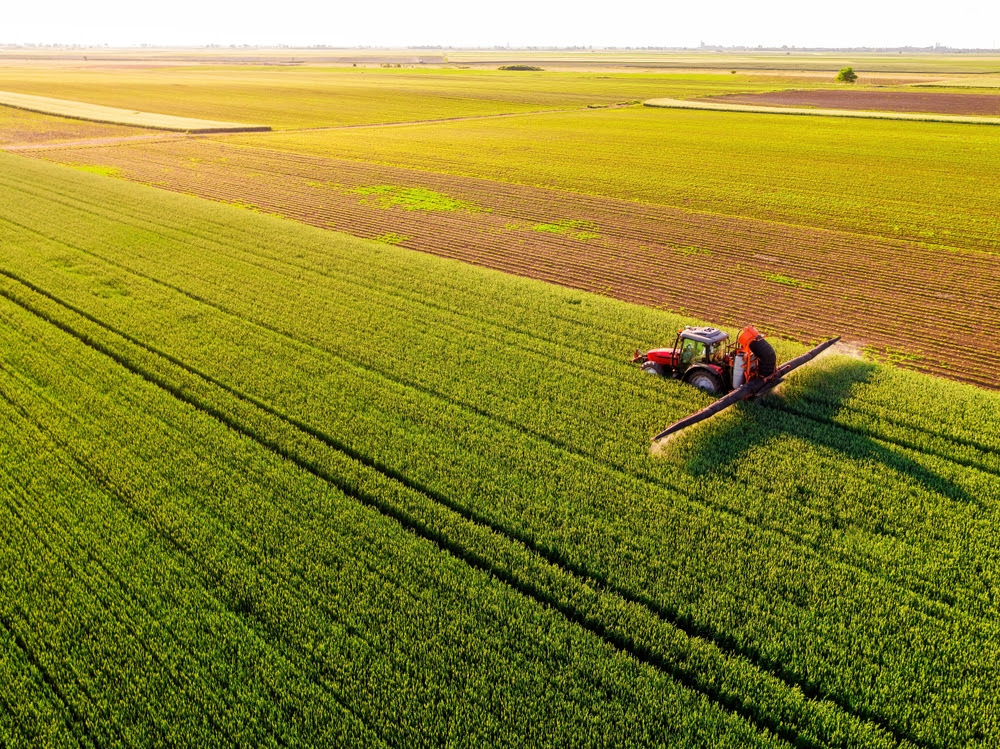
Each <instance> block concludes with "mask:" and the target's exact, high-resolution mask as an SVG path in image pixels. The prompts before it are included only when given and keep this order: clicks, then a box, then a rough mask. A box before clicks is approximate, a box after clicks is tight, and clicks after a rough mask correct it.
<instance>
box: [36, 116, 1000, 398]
mask: <svg viewBox="0 0 1000 749" xmlns="http://www.w3.org/2000/svg"><path fill="white" fill-rule="evenodd" d="M761 117H763V118H764V119H763V124H762V121H761V119H760V118H761ZM760 127H764V128H765V129H766V131H767V133H768V139H767V140H766V141H762V140H761V139H760V138H759V132H760V130H759V128H760ZM992 132H993V130H992V129H990V128H988V127H973V128H970V127H968V126H959V125H946V124H941V123H883V122H874V121H873V122H868V121H863V122H858V121H850V122H849V121H844V120H838V119H832V120H824V121H823V122H822V123H817V122H815V121H814V120H812V119H811V118H801V119H800V118H789V117H782V116H767V115H740V114H730V113H723V114H717V113H711V112H695V111H661V110H650V109H644V108H638V107H636V108H626V109H615V110H607V109H606V110H589V111H584V112H572V113H559V114H538V115H533V116H531V117H515V118H501V119H491V120H476V121H464V122H448V123H434V124H422V125H412V126H405V127H394V128H352V129H347V130H324V131H317V132H307V133H301V132H289V133H274V134H262V135H260V136H231V137H230V136H227V137H226V138H225V139H222V138H215V139H210V140H206V139H198V140H183V141H169V142H162V143H144V142H135V143H115V144H111V145H107V146H103V147H88V148H68V149H58V148H54V149H47V150H43V151H38V152H36V155H39V156H41V157H44V158H47V159H51V160H55V161H59V162H62V163H69V164H73V165H76V166H83V167H89V168H97V169H104V170H111V173H114V174H117V175H119V176H122V177H125V178H128V179H133V180H137V181H141V182H146V183H148V184H154V185H157V186H161V187H165V188H168V189H172V190H176V191H181V192H187V193H192V194H196V195H200V196H202V197H207V198H211V199H214V200H220V201H225V202H230V203H237V204H240V205H243V206H246V207H250V208H256V209H259V210H263V211H266V212H269V213H276V214H280V215H285V216H289V217H292V218H295V219H297V220H300V221H304V222H307V223H311V224H314V225H317V226H321V227H325V228H335V229H338V230H341V231H346V232H349V233H352V234H355V235H359V236H364V237H368V238H377V239H382V240H383V241H389V242H392V243H396V244H402V245H403V246H405V247H409V248H412V249H418V250H422V251H426V252H432V253H434V254H438V255H444V256H447V257H453V258H457V259H461V260H464V261H467V262H475V263H478V264H482V265H486V266H489V267H492V268H496V269H500V270H504V271H507V272H513V273H518V274H520V275H526V276H530V277H535V278H540V279H543V280H547V281H552V282H555V283H560V284H563V285H567V286H571V287H574V288H579V289H584V290H588V291H594V292H598V293H603V294H608V295H611V296H614V297H617V298H619V299H623V300H626V301H631V302H639V303H642V304H647V305H651V306H659V307H662V308H664V309H670V310H675V311H683V312H687V313H689V314H693V315H695V316H697V317H700V318H703V319H711V320H715V321H718V322H725V323H728V324H733V325H738V324H742V323H743V322H745V321H747V320H756V321H760V322H761V323H762V324H764V325H765V326H766V327H768V329H769V330H770V331H772V332H775V333H778V334H782V335H785V336H788V337H792V338H795V339H797V340H800V341H814V340H818V339H820V338H824V337H827V336H829V335H831V334H833V333H839V334H842V335H844V336H846V337H848V338H849V339H852V340H853V341H855V342H857V343H859V345H861V346H862V347H867V350H868V353H869V354H870V355H872V356H874V357H877V358H879V359H881V360H883V361H892V362H895V363H898V364H902V365H904V366H908V367H912V368H915V369H919V370H922V371H927V372H933V373H937V374H944V375H947V376H949V377H953V378H956V379H961V380H965V381H969V382H974V383H979V384H984V385H989V386H992V387H997V386H1000V372H998V370H997V368H996V367H995V366H993V362H992V359H991V351H992V347H993V341H994V340H996V338H997V336H998V334H1000V315H998V308H997V302H996V299H997V295H998V293H1000V266H998V264H997V262H996V257H997V255H996V253H997V252H998V251H1000V216H998V214H997V213H996V211H995V195H996V193H997V191H998V190H1000V173H998V172H997V170H995V169H993V167H992V164H993V160H997V161H1000V146H998V141H997V140H996V138H995V137H989V134H990V133H992ZM845 148H847V149H848V150H849V151H850V153H851V154H852V156H851V161H852V167H853V168H848V167H846V165H845V157H844V153H845ZM334 154H335V155H336V156H337V157H336V158H334V157H333V156H332V155H334ZM775 164H781V168H779V169H775V168H774V165H775ZM955 173H962V174H964V175H966V179H963V180H955V179H953V177H952V175H953V174H955ZM372 189H382V190H396V191H399V190H425V191H429V192H431V193H433V194H435V195H441V196H445V197H446V198H451V199H453V200H457V201H459V202H458V203H457V204H454V205H449V204H447V203H446V204H445V205H444V207H443V209H442V206H435V205H430V206H420V205H417V206H416V207H415V208H416V209H414V206H410V205H406V204H405V201H397V202H395V203H393V202H387V201H386V199H385V197H384V196H383V197H382V198H379V197H378V196H377V195H368V194H365V193H364V191H365V190H372ZM546 228H547V230H546ZM706 286H708V287H710V288H717V289H720V290H722V289H726V290H727V291H726V293H717V294H709V295H706V294H705V293H704V289H705V288H706ZM901 323H902V324H901ZM940 326H947V328H948V331H949V332H948V333H947V334H943V335H928V330H935V329H938V328H939V327H940Z"/></svg>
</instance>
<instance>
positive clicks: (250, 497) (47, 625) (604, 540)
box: [0, 155, 1000, 746]
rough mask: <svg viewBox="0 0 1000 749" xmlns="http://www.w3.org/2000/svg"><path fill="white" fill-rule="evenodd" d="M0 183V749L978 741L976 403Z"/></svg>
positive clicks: (987, 665) (979, 443)
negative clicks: (723, 393) (746, 378)
mask: <svg viewBox="0 0 1000 749" xmlns="http://www.w3.org/2000/svg"><path fill="white" fill-rule="evenodd" d="M0 166H2V169H0V196H2V199H0V243H2V246H3V247H4V252H3V259H2V262H0V316H2V318H3V322H4V324H3V325H2V326H0V336H2V338H3V345H2V346H0V429H2V430H3V434H4V438H3V439H2V440H0V450H2V451H3V461H2V463H0V466H2V467H0V480H2V482H3V488H2V490H0V496H2V497H3V501H2V502H0V511H2V512H3V513H4V515H5V521H4V523H3V524H2V528H3V533H4V536H5V541H4V543H3V544H0V554H2V557H3V562H4V565H3V570H4V571H3V573H0V586H2V590H3V595H2V596H0V647H2V650H0V652H2V653H3V655H2V656H0V669H2V670H3V672H4V674H5V678H4V679H2V680H0V700H2V701H3V704H4V705H5V708H6V709H5V710H3V711H0V743H5V744H11V745H21V744H24V745H34V744H39V743H50V744H52V745H76V744H83V745H122V746H135V745H144V744H183V745H194V744H206V743H207V744H212V745H214V744H222V743H236V744H243V745H247V744H250V745H262V744H296V743H314V744H336V743H341V744H354V745H357V744H365V745H371V744H379V743H384V744H386V745H392V746H403V745H408V744H431V743H461V744H490V745H501V744H503V745H508V744H509V745H516V746H522V745H525V744H540V745H541V744H544V745H592V746H605V745H608V744H609V743H613V744H619V745H635V746H648V745H674V746H693V745H705V746H719V745H733V746H744V745H750V744H756V743H760V744H775V745H778V744H791V745H796V746H895V745H917V746H959V745H970V746H972V745H983V746H987V745H991V744H994V743H995V742H996V741H997V739H998V738H1000V723H998V717H997V716H1000V704H998V702H1000V696H998V693H997V692H996V690H995V689H994V687H995V684H996V683H997V680H998V678H1000V674H998V672H997V668H998V667H997V657H996V656H997V652H996V651H997V642H998V641H1000V640H998V637H1000V631H998V630H1000V627H998V624H997V622H998V619H997V602H996V599H995V596H994V593H993V589H994V581H995V579H996V577H997V575H998V572H1000V566H998V563H997V559H998V553H997V551H998V539H997V535H996V532H995V528H996V521H997V507H998V501H1000V437H998V435H997V432H996V429H995V424H996V421H997V419H998V418H1000V397H998V396H997V395H994V394H990V393H986V392H984V391H981V390H978V389H976V388H972V387H968V386H963V385H959V384H956V383H950V382H946V381H942V380H937V379H934V378H929V377H926V376H922V375H917V374H913V373H905V372H902V371H899V370H896V369H893V368H890V367H882V366H878V365H875V364H872V363H869V362H864V361H861V360H858V359H854V358H850V357H836V356H832V357H828V358H826V359H824V360H823V361H822V362H821V363H819V364H818V365H817V366H816V367H814V368H812V369H809V370H806V371H803V372H802V373H801V374H800V375H797V376H796V377H795V378H794V380H793V381H792V382H789V384H788V385H787V387H786V388H785V390H784V393H783V394H782V395H781V396H780V397H775V398H771V399H769V400H765V401H763V402H761V403H757V404H751V405H746V406H743V407H740V408H738V409H737V410H735V411H734V412H732V413H730V414H729V415H727V416H726V417H723V418H720V419H719V420H718V421H717V422H715V423H712V424H711V425H710V426H707V427H705V428H702V429H700V430H696V431H694V432H692V433H691V434H689V435H685V436H684V437H683V438H681V439H679V440H677V441H675V442H673V443H671V444H669V445H667V446H666V447H665V448H664V449H663V450H661V451H657V452H656V454H651V453H650V451H649V441H648V438H649V436H650V435H651V434H652V433H654V432H655V431H657V429H658V428H660V427H662V426H664V425H666V424H668V423H670V422H671V421H673V420H674V419H676V418H677V417H679V416H681V415H683V414H686V413H688V412H690V411H692V410H694V409H695V408H697V407H699V406H701V405H704V404H705V403H706V402H707V398H706V397H705V396H703V395H701V394H700V393H698V392H697V391H694V390H692V389H690V388H687V387H685V386H683V385H681V384H679V383H674V382H669V381H667V382H664V381H653V380H652V379H651V378H647V376H645V375H643V374H641V373H640V372H639V371H638V370H637V369H635V368H634V367H633V366H631V365H629V364H628V363H627V359H628V354H629V352H630V351H631V350H632V348H634V347H635V346H643V347H648V346H650V345H653V344H658V343H661V342H663V341H664V339H665V338H666V337H667V336H669V335H670V332H671V331H672V330H674V329H675V328H676V327H677V326H678V325H679V324H680V323H681V322H682V321H681V320H680V319H679V318H677V317H675V316H672V315H670V314H668V313H665V312H660V311H656V310H652V309H648V308H642V307H636V306H632V305H627V304H623V303H620V302H616V301H613V300H610V299H605V298H602V297H598V296H593V295H587V294H583V293H580V292H574V291H571V290H565V289H560V288H556V287H552V286H548V285H545V284H541V283H538V282H533V281H529V280H524V279H515V278H511V277H507V276H504V275H502V274H498V273H494V272H490V271H487V270H483V269H478V268H475V267H471V266H465V265H462V264H459V263H454V262H451V261H446V260H442V259H439V258H434V257H431V256H427V255H422V254H420V253H413V252H410V251H406V250H403V249H400V248H397V247H392V246H389V245H386V244H379V243H373V242H366V241H362V240H357V239H353V238H350V237H347V236H345V235H340V234H334V233H330V232H324V231H321V230H318V229H312V228H309V227H306V226H302V225H299V224H295V223H293V222H289V221H286V220H283V219H279V218H274V217H269V216H262V215H258V214H255V213H253V212H249V211H245V210H241V209H239V208H234V207H230V206H224V205H218V204H212V203H208V202H205V201H201V200H198V199H196V198H191V197H187V196H182V195H173V194H168V193H163V192H160V191H157V190H155V189H152V188H147V187H142V186H138V185H133V184H129V183H125V182H122V181H120V180H115V179H111V178H107V177H103V176H100V175H95V174H87V173H83V172H80V171H77V170H72V169H67V168H64V167H59V166H55V165H51V164H46V163H43V162H35V161H28V160H26V159H22V158H20V157H15V156H10V155H2V156H0ZM797 350H799V349H798V348H797V347H795V346H794V345H791V344H783V345H781V346H779V354H780V355H781V356H782V357H783V358H784V357H787V356H788V355H790V354H792V353H793V352H795V351H797Z"/></svg>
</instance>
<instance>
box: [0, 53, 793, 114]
mask: <svg viewBox="0 0 1000 749" xmlns="http://www.w3.org/2000/svg"><path fill="white" fill-rule="evenodd" d="M786 86H787V83H786V81H785V79H784V78H782V77H781V76H760V75H754V76H749V75H732V74H730V73H729V72H728V71H723V72H704V71H702V72H701V73H690V72H685V73H650V74H642V73H618V72H608V73H600V72H562V73H558V72H557V73H546V74H545V75H541V76H539V75H533V74H531V73H524V72H503V71H497V70H459V69H437V68H417V69H412V68H407V69H382V68H358V69H354V68H350V67H347V68H342V67H341V68H333V67H331V68H323V67H308V68H275V67H261V68H257V69H254V68H251V69H249V70H247V69H246V68H245V67H225V66H219V67H214V66H213V67H211V68H205V67H166V68H162V69H152V70H138V71H135V70H128V69H124V70H115V71H110V72H109V71H106V70H89V69H80V70H76V69H71V70H65V69H63V68H55V69H49V68H37V69H36V68H32V67H25V66H11V67H0V91H11V92H17V93H23V94H33V95H39V96H50V97H56V98H60V99H68V100H73V101H79V102H85V103H90V104H98V105H104V106H109V107H118V108H122V109H142V110H143V111H147V112H164V113H170V114H174V115H178V116H182V117H191V118H196V119H206V120H226V121H232V122H253V123H259V124H261V125H268V126H270V127H272V128H276V129H290V128H291V129H294V128H315V127H336V126H343V125H356V124H368V123H386V122H407V121H412V120H434V119H447V118H452V117H475V116H484V115H497V114H513V113H525V112H535V111H546V110H560V109H579V108H583V107H587V106H608V105H613V104H619V103H621V102H630V101H631V102H635V101H638V100H639V99H643V98H646V99H648V98H650V97H653V96H681V97H683V96H697V95H705V94H708V93H711V92H715V93H733V92H747V91H770V90H774V89H776V88H783V87H786Z"/></svg>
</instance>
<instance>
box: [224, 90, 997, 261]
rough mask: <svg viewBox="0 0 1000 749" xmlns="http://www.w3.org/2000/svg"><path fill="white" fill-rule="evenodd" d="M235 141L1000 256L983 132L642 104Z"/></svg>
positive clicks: (991, 167) (988, 133)
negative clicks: (674, 108)
mask: <svg viewBox="0 0 1000 749" xmlns="http://www.w3.org/2000/svg"><path fill="white" fill-rule="evenodd" d="M227 142H242V143H246V144H248V145H256V146H262V147H266V148H271V149H281V150H288V151H295V152H301V153H310V154H317V155H328V156H335V157H339V158H349V159H356V160H359V161H371V162H375V163H385V164H392V165H396V166H404V167H412V168H417V169H426V170H430V171H436V172H444V173H451V174H460V175H465V176H471V177H482V178H486V179H494V180H499V181H503V182H518V183H522V184H528V185H538V186H544V187H559V188H562V189H566V190H573V191H576V192H583V193H590V194H595V195H601V196H606V197H613V198H626V199H631V200H636V201H640V202H647V203H660V204H665V205H670V206H677V207H680V208H686V209H690V210H695V211H709V212H712V213H722V214H729V215H738V216H744V217H754V218H762V219H767V220H773V221H779V222H786V223H791V224H800V225H808V226H815V227H818V228H829V229H841V230H847V231H851V232H857V233H859V234H867V235H875V236H880V237H888V238H898V239H911V240H916V241H920V242H926V243H929V244H933V245H942V246H946V247H961V248H969V249H977V250H984V251H987V252H995V251H997V250H1000V214H998V213H997V211H996V196H997V194H998V193H1000V170H998V169H996V165H997V164H998V163H1000V139H998V138H997V132H996V129H995V128H993V127H990V126H985V125H984V126H970V125H957V124H946V123H920V122H895V121H880V120H853V119H846V118H837V117H792V116H787V115H767V114H757V113H735V112H707V111H688V110H670V109H651V108H648V107H633V108H627V109H620V110H596V111H587V112H566V113H556V114H546V115H538V116H533V117H517V118H509V119H504V120H489V121H466V122H452V123H434V124H420V125H410V126H405V127H397V128H391V129H380V130H370V129H357V130H336V131H333V130H331V131H323V132H313V133H275V134H269V135H260V136H253V135H245V136H233V137H232V138H228V139H227Z"/></svg>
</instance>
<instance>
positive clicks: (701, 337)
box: [632, 325, 776, 395]
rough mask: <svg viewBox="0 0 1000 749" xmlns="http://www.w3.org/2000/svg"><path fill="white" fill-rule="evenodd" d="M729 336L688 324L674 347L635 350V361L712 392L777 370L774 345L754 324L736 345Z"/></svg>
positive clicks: (723, 389)
mask: <svg viewBox="0 0 1000 749" xmlns="http://www.w3.org/2000/svg"><path fill="white" fill-rule="evenodd" d="M728 340H729V333H726V332H724V331H722V330H719V329H718V328H707V327H692V326H690V325H688V326H687V327H685V328H684V329H683V330H681V331H679V332H678V333H677V340H676V341H674V347H673V348H659V349H653V350H652V351H648V352H646V353H642V352H641V351H639V350H636V352H635V356H633V357H632V361H633V362H636V363H638V364H639V365H641V367H642V370H643V371H644V372H649V373H650V374H655V375H660V376H661V377H670V378H673V379H679V380H683V381H684V382H687V383H689V384H691V385H694V386H695V387H696V388H699V389H701V390H704V391H705V392H706V393H711V394H712V395H722V394H723V393H728V392H729V391H730V390H734V389H736V388H739V387H742V386H743V385H745V384H746V383H748V382H751V381H753V380H756V379H767V378H768V377H770V376H771V375H773V374H774V369H775V364H776V358H775V355H774V349H773V348H771V344H769V343H768V342H767V341H765V340H764V336H762V335H761V334H760V333H758V332H757V330H756V328H754V327H753V326H752V325H748V326H747V327H745V328H743V330H741V331H740V335H739V337H738V338H737V341H736V344H735V345H733V344H727V343H726V342H727V341H728Z"/></svg>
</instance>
